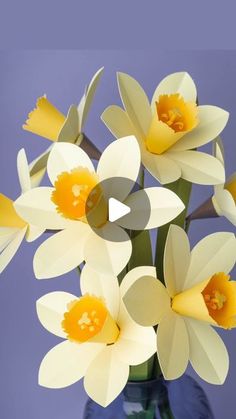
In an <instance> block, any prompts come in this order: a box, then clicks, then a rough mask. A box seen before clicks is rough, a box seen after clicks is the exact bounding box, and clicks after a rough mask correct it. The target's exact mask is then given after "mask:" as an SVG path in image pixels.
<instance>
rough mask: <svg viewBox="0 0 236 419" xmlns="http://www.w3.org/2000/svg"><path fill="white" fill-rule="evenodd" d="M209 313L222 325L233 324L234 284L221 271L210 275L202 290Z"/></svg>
mask: <svg viewBox="0 0 236 419" xmlns="http://www.w3.org/2000/svg"><path fill="white" fill-rule="evenodd" d="M202 296H203V298H204V301H205V304H206V306H207V309H208V312H209V315H210V316H211V317H212V318H213V320H215V321H216V323H217V324H218V325H220V326H222V327H225V328H230V327H233V326H234V323H235V317H236V286H235V282H234V281H230V277H229V275H226V274H225V273H223V272H220V273H217V274H215V275H213V276H212V278H211V279H210V281H209V282H208V283H207V286H206V287H205V288H204V290H203V291H202Z"/></svg>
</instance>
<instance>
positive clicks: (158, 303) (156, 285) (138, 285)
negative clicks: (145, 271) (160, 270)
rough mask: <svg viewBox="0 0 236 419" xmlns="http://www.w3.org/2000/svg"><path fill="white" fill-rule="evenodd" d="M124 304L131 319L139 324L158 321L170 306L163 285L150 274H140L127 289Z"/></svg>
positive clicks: (152, 323) (154, 323) (150, 323)
mask: <svg viewBox="0 0 236 419" xmlns="http://www.w3.org/2000/svg"><path fill="white" fill-rule="evenodd" d="M123 301H124V304H125V306H126V309H127V311H128V313H129V315H130V316H131V317H132V319H133V320H134V321H135V322H137V323H138V324H140V325H141V326H154V325H156V324H158V323H160V321H161V319H162V318H163V316H164V315H165V313H166V312H167V311H168V310H169V308H170V298H169V296H168V294H167V291H166V288H165V287H164V285H163V284H162V283H161V282H160V281H159V280H157V279H156V278H153V277H152V276H142V277H141V278H139V279H138V280H137V281H136V282H134V283H133V285H132V286H131V287H130V288H129V289H128V291H127V292H126V294H125V296H124V298H123Z"/></svg>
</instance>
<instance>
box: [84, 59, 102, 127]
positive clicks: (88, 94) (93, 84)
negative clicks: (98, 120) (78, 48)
mask: <svg viewBox="0 0 236 419" xmlns="http://www.w3.org/2000/svg"><path fill="white" fill-rule="evenodd" d="M103 71H104V67H101V68H99V70H98V71H97V72H96V73H95V74H94V76H93V78H92V80H91V81H90V83H89V85H88V87H87V88H86V90H85V94H84V96H83V97H82V99H81V101H80V104H79V106H78V112H79V117H80V132H82V130H83V128H84V124H85V122H86V119H87V116H88V113H89V110H90V107H91V105H92V102H93V98H94V94H95V92H96V90H97V86H98V83H99V81H100V78H101V76H102V74H103Z"/></svg>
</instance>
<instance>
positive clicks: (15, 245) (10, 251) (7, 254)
mask: <svg viewBox="0 0 236 419" xmlns="http://www.w3.org/2000/svg"><path fill="white" fill-rule="evenodd" d="M26 230H27V227H24V228H22V229H20V230H19V232H17V233H16V235H15V237H14V238H13V239H12V240H11V241H10V243H9V244H8V245H7V246H6V247H5V249H4V250H3V251H2V253H1V254H0V273H2V272H3V270H4V269H5V268H6V267H7V265H8V264H9V263H10V261H11V260H12V258H13V256H14V255H15V254H16V252H17V250H18V249H19V247H20V245H21V243H22V241H23V239H24V237H25V233H26Z"/></svg>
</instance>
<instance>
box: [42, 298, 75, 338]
mask: <svg viewBox="0 0 236 419" xmlns="http://www.w3.org/2000/svg"><path fill="white" fill-rule="evenodd" d="M77 298H78V297H76V296H74V295H73V294H69V293H68V292H63V291H56V292H50V293H49V294H46V295H43V296H42V297H41V298H39V299H38V300H37V303H36V310H37V315H38V318H39V321H40V323H41V324H42V325H43V327H45V329H46V330H48V331H49V332H50V333H53V334H54V335H56V336H59V337H61V338H66V333H65V332H64V331H63V329H62V321H63V319H64V313H65V312H66V311H68V304H69V303H70V302H71V301H74V300H76V299H77Z"/></svg>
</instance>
